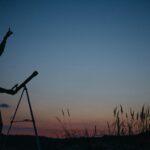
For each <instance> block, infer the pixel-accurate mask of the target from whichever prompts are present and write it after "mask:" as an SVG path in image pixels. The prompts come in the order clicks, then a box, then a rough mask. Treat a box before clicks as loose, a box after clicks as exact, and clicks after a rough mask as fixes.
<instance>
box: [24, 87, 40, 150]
mask: <svg viewBox="0 0 150 150" xmlns="http://www.w3.org/2000/svg"><path fill="white" fill-rule="evenodd" d="M25 91H26V94H27V99H28V104H29V109H30V114H31V118H32V122H33V127H34V132H35V135H36V143H37V148H38V150H41V147H40V142H39V137H38V132H37V128H36V124H35V119H34V115H33V111H32V106H31V102H30V98H29V94H28V90H27V87H26V86H25Z"/></svg>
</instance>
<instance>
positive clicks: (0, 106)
mask: <svg viewBox="0 0 150 150" xmlns="http://www.w3.org/2000/svg"><path fill="white" fill-rule="evenodd" d="M9 107H10V105H8V104H0V108H9Z"/></svg>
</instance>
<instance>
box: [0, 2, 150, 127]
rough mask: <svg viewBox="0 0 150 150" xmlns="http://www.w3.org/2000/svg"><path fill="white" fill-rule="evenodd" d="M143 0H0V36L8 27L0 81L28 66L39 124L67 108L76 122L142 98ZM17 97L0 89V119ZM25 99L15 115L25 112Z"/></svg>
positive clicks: (147, 86) (145, 67) (21, 75)
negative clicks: (7, 105) (8, 32)
mask: <svg viewBox="0 0 150 150" xmlns="http://www.w3.org/2000/svg"><path fill="white" fill-rule="evenodd" d="M149 8H150V1H149V0H99V1H98V0H26V1H25V0H13V1H12V0H0V39H2V38H3V35H4V34H5V32H6V31H7V29H8V27H9V26H10V27H11V29H12V31H13V32H14V34H13V35H12V36H11V37H10V39H9V40H8V43H7V46H6V50H5V53H4V54H3V55H2V57H1V58H0V69H1V72H0V77H1V80H0V86H2V87H5V88H11V87H12V86H13V85H14V84H16V83H20V82H22V81H23V80H24V79H25V78H26V77H28V76H29V75H30V74H31V73H32V72H33V71H34V70H37V71H38V72H39V75H38V76H37V77H35V78H34V79H33V80H32V81H31V82H30V83H29V84H28V88H29V94H30V98H31V101H32V104H33V109H34V112H35V116H36V120H37V124H38V126H39V128H45V129H53V128H56V126H58V128H59V123H57V120H56V119H55V116H58V117H60V118H61V109H62V108H63V109H67V108H69V109H70V112H71V115H72V122H73V123H74V124H80V126H81V127H85V126H89V125H90V124H92V123H93V125H94V124H95V123H97V124H100V122H103V123H105V121H107V120H109V119H110V118H111V117H112V111H113V109H114V107H115V106H116V105H119V104H122V105H123V106H124V107H125V109H127V110H129V108H130V107H132V108H134V109H136V110H138V109H140V108H141V106H142V105H143V104H145V105H149V104H150V19H149V17H150V9H149ZM19 97H20V93H18V94H17V95H15V96H9V95H5V94H1V95H0V103H7V104H9V105H10V108H8V109H2V113H3V116H4V117H3V118H4V122H5V124H8V122H9V120H10V117H11V116H12V113H13V111H14V109H15V106H16V104H17V102H18V99H19ZM25 102H26V101H25V100H24V102H23V104H22V106H21V108H22V109H20V113H19V115H18V118H25V117H26V116H27V115H28V113H27V111H28V108H27V107H26V104H25Z"/></svg>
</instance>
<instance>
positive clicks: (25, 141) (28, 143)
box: [0, 135, 150, 150]
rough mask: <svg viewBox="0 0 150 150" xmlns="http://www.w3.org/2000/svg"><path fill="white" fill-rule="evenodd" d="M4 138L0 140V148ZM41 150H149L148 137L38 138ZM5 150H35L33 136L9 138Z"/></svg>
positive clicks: (149, 140) (149, 137) (149, 142)
mask: <svg viewBox="0 0 150 150" xmlns="http://www.w3.org/2000/svg"><path fill="white" fill-rule="evenodd" d="M4 138H5V136H3V137H2V138H1V142H0V147H2V142H3V141H4ZM40 143H41V150H150V136H146V135H137V136H120V137H117V136H104V137H101V138H72V139H51V138H46V137H40ZM6 149H7V150H35V149H36V150H37V147H36V138H35V137H34V136H9V138H8V142H7V145H6ZM6 149H5V150H6Z"/></svg>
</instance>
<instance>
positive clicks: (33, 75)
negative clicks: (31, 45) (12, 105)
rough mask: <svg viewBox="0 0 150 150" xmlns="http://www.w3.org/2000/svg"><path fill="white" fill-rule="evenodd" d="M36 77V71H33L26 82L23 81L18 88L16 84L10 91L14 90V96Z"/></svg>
mask: <svg viewBox="0 0 150 150" xmlns="http://www.w3.org/2000/svg"><path fill="white" fill-rule="evenodd" d="M37 75H38V72H37V71H34V72H33V73H32V74H31V75H30V76H29V77H28V78H27V79H26V80H24V81H23V82H22V83H21V84H20V85H19V86H18V84H16V85H15V86H13V87H12V90H13V89H15V90H14V94H16V93H17V92H18V91H19V90H20V89H21V88H23V87H25V86H26V84H27V83H28V82H29V81H31V80H32V78H34V77H35V76H37Z"/></svg>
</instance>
